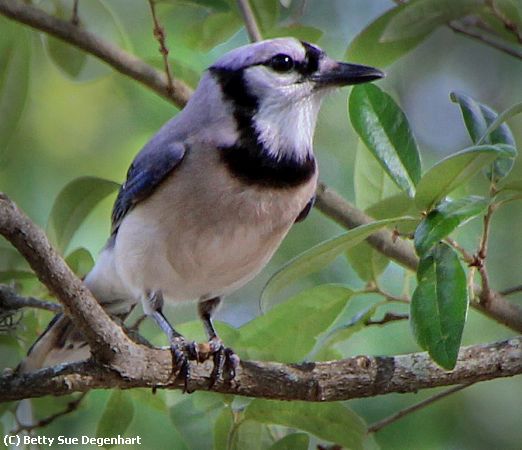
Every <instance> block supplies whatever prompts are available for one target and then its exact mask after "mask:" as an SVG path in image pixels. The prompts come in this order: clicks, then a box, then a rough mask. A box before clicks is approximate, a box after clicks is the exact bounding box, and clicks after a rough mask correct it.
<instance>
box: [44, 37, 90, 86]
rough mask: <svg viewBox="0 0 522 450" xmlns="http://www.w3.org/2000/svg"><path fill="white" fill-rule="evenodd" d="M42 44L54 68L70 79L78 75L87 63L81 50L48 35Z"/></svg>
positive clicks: (85, 55)
mask: <svg viewBox="0 0 522 450" xmlns="http://www.w3.org/2000/svg"><path fill="white" fill-rule="evenodd" d="M44 43H45V45H46V49H47V54H48V55H49V58H50V59H51V61H52V62H53V63H54V64H55V65H56V67H58V68H59V69H60V70H61V71H62V72H64V73H65V74H66V75H67V76H69V77H70V78H72V79H75V78H76V77H77V76H78V75H80V73H81V71H82V69H83V67H84V66H85V63H86V62H87V54H86V53H85V52H84V51H83V50H79V49H77V48H76V47H74V46H73V45H71V44H69V43H65V42H64V41H62V40H61V39H57V38H55V37H52V36H49V35H45V37H44Z"/></svg>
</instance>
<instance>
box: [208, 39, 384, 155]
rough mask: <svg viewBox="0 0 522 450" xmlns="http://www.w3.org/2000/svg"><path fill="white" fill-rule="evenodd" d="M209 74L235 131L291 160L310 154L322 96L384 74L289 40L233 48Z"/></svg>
mask: <svg viewBox="0 0 522 450" xmlns="http://www.w3.org/2000/svg"><path fill="white" fill-rule="evenodd" d="M209 75H210V78H211V80H212V82H215V83H216V84H217V85H219V88H220V90H221V93H222V97H223V100H224V102H225V103H226V104H227V106H229V109H230V111H232V113H233V116H234V118H235V122H236V123H237V131H238V133H239V134H240V135H243V137H245V136H249V137H250V138H253V139H255V140H256V141H257V143H258V144H260V145H262V146H263V147H264V149H265V150H266V152H267V153H268V154H270V155H271V156H274V157H276V158H281V157H292V158H293V159H301V158H305V157H307V156H309V154H310V153H311V151H312V138H313V133H314V129H315V122H316V118H317V114H318V111H319V107H320V105H321V100H322V99H323V98H324V96H325V94H326V93H328V92H329V91H331V90H332V89H334V88H338V87H342V86H346V85H352V84H358V83H365V82H368V81H372V80H376V79H379V78H382V77H383V76H384V74H383V72H381V71H380V70H378V69H375V68H373V67H367V66H362V65H357V64H348V63H344V62H338V61H335V60H334V59H332V58H329V57H328V56H327V55H326V54H325V52H324V51H323V50H321V49H320V48H319V47H317V46H315V45H312V44H309V43H307V42H302V41H299V40H297V39H294V38H278V39H270V40H265V41H261V42H257V43H254V44H250V45H245V46H243V47H239V48H237V49H234V50H232V51H230V52H229V53H227V54H225V55H224V56H222V57H221V58H220V59H219V60H218V61H216V62H215V63H214V64H213V65H212V66H211V67H210V68H209ZM198 90H199V89H198ZM205 90H206V95H208V93H209V89H208V87H205Z"/></svg>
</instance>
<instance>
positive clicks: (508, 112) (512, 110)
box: [477, 103, 522, 145]
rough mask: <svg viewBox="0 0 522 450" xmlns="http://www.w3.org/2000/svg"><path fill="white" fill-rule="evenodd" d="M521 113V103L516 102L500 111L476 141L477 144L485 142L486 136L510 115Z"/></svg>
mask: <svg viewBox="0 0 522 450" xmlns="http://www.w3.org/2000/svg"><path fill="white" fill-rule="evenodd" d="M520 113H522V103H517V104H515V105H513V106H511V107H510V108H508V109H506V110H505V111H502V112H501V113H500V114H499V115H498V116H497V118H496V119H495V120H494V121H493V123H491V125H489V126H488V129H487V130H486V131H485V132H484V134H483V135H482V136H481V138H480V139H479V140H478V141H477V145H478V144H483V143H484V142H486V139H487V138H488V136H489V135H490V134H491V133H493V132H494V131H495V130H496V129H497V128H498V127H500V125H502V124H503V123H504V122H505V121H506V120H509V119H510V118H511V117H514V116H516V115H517V114H520Z"/></svg>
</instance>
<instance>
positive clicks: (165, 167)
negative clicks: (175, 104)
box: [112, 139, 185, 235]
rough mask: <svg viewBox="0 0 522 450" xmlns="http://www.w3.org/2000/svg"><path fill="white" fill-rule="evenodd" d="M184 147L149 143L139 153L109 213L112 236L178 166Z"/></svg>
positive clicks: (179, 144) (155, 141) (173, 143)
mask: <svg viewBox="0 0 522 450" xmlns="http://www.w3.org/2000/svg"><path fill="white" fill-rule="evenodd" d="M184 155H185V145H184V144H182V143H180V142H171V143H164V142H161V141H160V142H158V141H157V140H154V139H153V140H152V141H151V142H150V143H149V144H147V145H146V146H145V147H144V148H143V150H142V151H141V152H140V153H138V155H137V156H136V158H135V159H134V161H133V162H132V164H131V166H130V167H129V170H128V172H127V180H126V181H125V183H124V184H123V185H122V186H121V188H120V191H119V192H118V197H117V198H116V202H115V203H114V208H113V210H112V234H113V235H114V234H116V232H117V231H118V228H119V226H120V225H121V222H122V220H123V218H124V217H125V215H126V214H127V213H128V212H129V211H130V210H131V209H132V208H133V207H134V206H135V205H136V204H137V203H138V202H140V201H142V200H144V199H146V198H147V197H149V196H150V195H151V194H152V193H153V192H154V191H155V190H156V188H157V187H158V186H159V185H160V184H161V182H162V181H163V180H164V179H165V178H166V177H167V176H168V175H169V174H170V173H171V172H172V171H173V170H174V169H175V168H176V167H177V166H178V165H179V164H180V162H181V161H182V160H183V157H184Z"/></svg>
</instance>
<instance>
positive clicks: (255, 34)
mask: <svg viewBox="0 0 522 450" xmlns="http://www.w3.org/2000/svg"><path fill="white" fill-rule="evenodd" d="M237 4H238V6H239V10H240V11H241V15H242V16H243V20H244V22H245V28H246V30H247V33H248V37H249V38H250V41H251V42H259V41H261V40H263V37H262V36H261V31H260V30H259V26H258V25H257V21H256V16H255V15H254V11H252V7H251V6H250V2H249V1H248V0H237Z"/></svg>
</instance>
